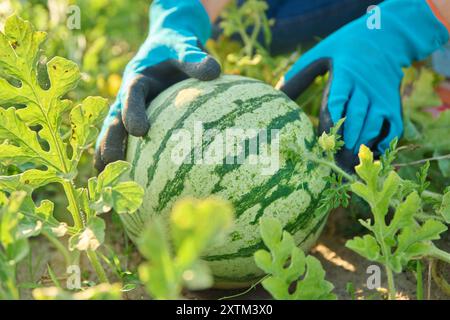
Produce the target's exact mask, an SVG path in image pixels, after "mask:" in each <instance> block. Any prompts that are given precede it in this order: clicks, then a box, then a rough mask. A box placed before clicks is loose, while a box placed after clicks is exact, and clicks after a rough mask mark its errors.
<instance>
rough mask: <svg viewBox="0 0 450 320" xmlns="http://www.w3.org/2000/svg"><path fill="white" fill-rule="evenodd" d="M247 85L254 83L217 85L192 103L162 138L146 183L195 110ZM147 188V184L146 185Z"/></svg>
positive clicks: (136, 155) (137, 154)
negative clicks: (213, 99)
mask: <svg viewBox="0 0 450 320" xmlns="http://www.w3.org/2000/svg"><path fill="white" fill-rule="evenodd" d="M247 83H254V81H248V80H242V81H235V82H227V83H223V84H219V85H217V87H216V89H215V90H213V91H212V92H210V93H208V94H205V95H202V96H200V97H199V98H198V99H197V100H195V101H193V102H192V103H191V104H190V106H189V108H187V110H186V112H185V113H184V114H183V116H182V117H181V118H180V119H178V121H177V122H176V123H175V125H174V126H173V127H172V128H170V129H169V130H168V131H167V133H166V135H165V136H164V138H163V139H162V140H161V142H160V145H159V148H158V150H157V152H156V153H155V154H154V155H153V161H152V165H151V166H150V167H149V168H148V170H147V181H148V182H149V183H151V182H152V180H153V177H154V175H155V172H156V168H157V167H158V163H159V160H160V157H161V154H162V153H163V152H164V150H165V148H166V144H167V142H168V141H169V139H170V138H171V137H172V135H173V133H174V132H175V131H177V130H179V129H181V128H182V127H183V125H184V122H185V121H186V119H187V118H188V117H189V116H191V115H192V114H193V113H194V112H195V111H197V109H199V108H201V107H202V106H203V105H204V104H206V103H208V101H209V100H211V99H212V98H214V97H217V95H218V94H221V93H224V92H226V91H227V90H228V89H230V88H232V87H234V86H237V85H240V84H247ZM144 141H145V143H147V142H149V139H148V138H145V139H144ZM136 150H137V151H138V152H137V153H136V154H135V157H137V158H140V153H141V152H142V150H141V149H136ZM147 187H148V184H147Z"/></svg>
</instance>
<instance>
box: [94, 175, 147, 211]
mask: <svg viewBox="0 0 450 320" xmlns="http://www.w3.org/2000/svg"><path fill="white" fill-rule="evenodd" d="M102 195H103V201H104V203H105V204H106V205H107V206H109V207H111V208H114V210H115V211H116V212H117V213H119V214H121V213H134V212H135V211H136V210H137V209H139V207H140V206H141V204H142V198H143V196H144V189H143V188H142V187H141V186H140V185H138V184H137V183H136V182H134V181H129V182H122V183H119V184H117V185H115V186H114V187H107V188H105V189H103V192H102Z"/></svg>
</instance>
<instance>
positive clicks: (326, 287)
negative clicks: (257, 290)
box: [255, 218, 336, 300]
mask: <svg viewBox="0 0 450 320" xmlns="http://www.w3.org/2000/svg"><path fill="white" fill-rule="evenodd" d="M260 232H261V237H262V239H263V241H264V244H265V245H266V246H267V248H268V249H269V250H270V251H266V250H259V251H257V252H255V261H256V264H257V265H258V267H260V268H261V269H262V270H264V272H266V273H267V274H269V275H270V276H269V277H265V278H264V280H263V281H262V285H263V287H264V288H265V289H266V290H267V291H269V292H270V293H271V295H272V296H273V297H274V298H275V299H279V300H334V299H336V296H335V295H334V294H333V293H332V290H333V288H334V286H333V284H332V283H330V282H328V281H326V280H325V271H324V270H323V268H322V265H321V264H320V261H319V260H317V258H315V257H313V256H311V255H308V256H305V254H304V252H303V251H302V250H301V249H300V248H299V247H298V246H297V245H296V243H295V240H294V238H293V237H292V236H291V235H290V234H289V233H287V232H286V231H283V229H282V227H281V223H280V222H279V221H278V220H277V219H274V218H262V219H261V220H260ZM300 277H302V278H301V279H299V278H300ZM292 284H294V286H295V288H294V289H291V287H292ZM291 290H293V292H292V293H291Z"/></svg>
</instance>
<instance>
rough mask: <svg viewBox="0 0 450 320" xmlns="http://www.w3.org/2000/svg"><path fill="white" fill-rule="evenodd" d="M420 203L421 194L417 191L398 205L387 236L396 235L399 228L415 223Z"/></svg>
mask: <svg viewBox="0 0 450 320" xmlns="http://www.w3.org/2000/svg"><path fill="white" fill-rule="evenodd" d="M420 205H421V201H420V196H419V195H418V194H417V192H413V193H411V194H410V195H409V196H408V197H407V198H406V200H405V201H404V202H403V203H401V204H400V205H399V206H398V207H397V209H396V211H395V214H394V218H393V219H392V221H391V223H390V224H389V227H388V229H387V230H388V233H387V235H386V236H394V235H395V233H396V232H397V231H398V230H400V229H403V228H405V227H408V226H411V225H413V224H414V223H415V221H414V214H416V213H417V212H418V210H419V209H420Z"/></svg>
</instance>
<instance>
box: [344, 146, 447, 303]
mask: <svg viewBox="0 0 450 320" xmlns="http://www.w3.org/2000/svg"><path fill="white" fill-rule="evenodd" d="M359 158H360V164H359V165H358V166H357V167H356V168H355V169H356V173H357V174H358V176H359V177H360V178H361V179H362V180H363V181H362V182H360V181H356V182H353V183H352V184H351V190H352V192H354V193H356V194H357V195H358V196H360V197H361V198H363V199H364V200H365V201H367V203H369V205H370V208H371V209H372V213H373V221H372V220H371V219H369V220H367V221H363V220H360V223H361V224H362V225H363V226H364V227H365V228H367V229H368V230H369V231H370V234H368V235H365V236H364V237H356V238H354V239H352V240H350V241H348V242H347V244H346V246H347V247H348V248H350V249H352V250H354V251H355V252H357V253H358V254H360V255H362V256H363V257H365V258H366V259H368V260H370V261H374V262H378V263H381V264H382V265H384V267H385V270H386V275H387V278H388V285H389V298H390V299H395V295H396V289H395V283H394V275H393V273H394V272H395V273H400V272H401V271H402V270H403V269H404V268H405V267H406V265H407V264H408V262H409V261H411V260H418V259H421V258H423V257H435V258H438V259H442V260H444V261H446V262H447V263H450V254H449V253H447V252H445V251H442V250H440V249H438V248H437V247H436V246H435V245H433V243H432V241H433V240H438V239H439V238H440V234H442V233H443V232H445V231H447V227H446V226H445V224H444V223H442V222H440V221H439V220H440V219H439V216H435V217H432V216H427V217H426V218H425V219H424V220H425V221H423V222H422V221H418V220H419V219H420V217H419V215H420V213H421V208H422V204H421V199H420V195H419V193H418V192H417V191H415V190H414V191H412V192H411V191H410V190H409V188H408V187H405V185H404V183H403V186H402V181H401V178H400V177H399V176H398V174H397V173H396V172H395V171H388V172H386V173H385V175H384V176H382V175H381V172H382V164H381V162H379V161H374V159H373V154H372V152H371V151H370V150H369V149H368V148H367V147H365V146H362V147H361V150H360V153H359ZM402 187H403V188H402ZM390 206H393V207H394V208H395V212H394V214H393V217H392V219H391V220H390V221H389V222H387V219H386V216H387V214H388V210H389V207H390Z"/></svg>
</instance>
